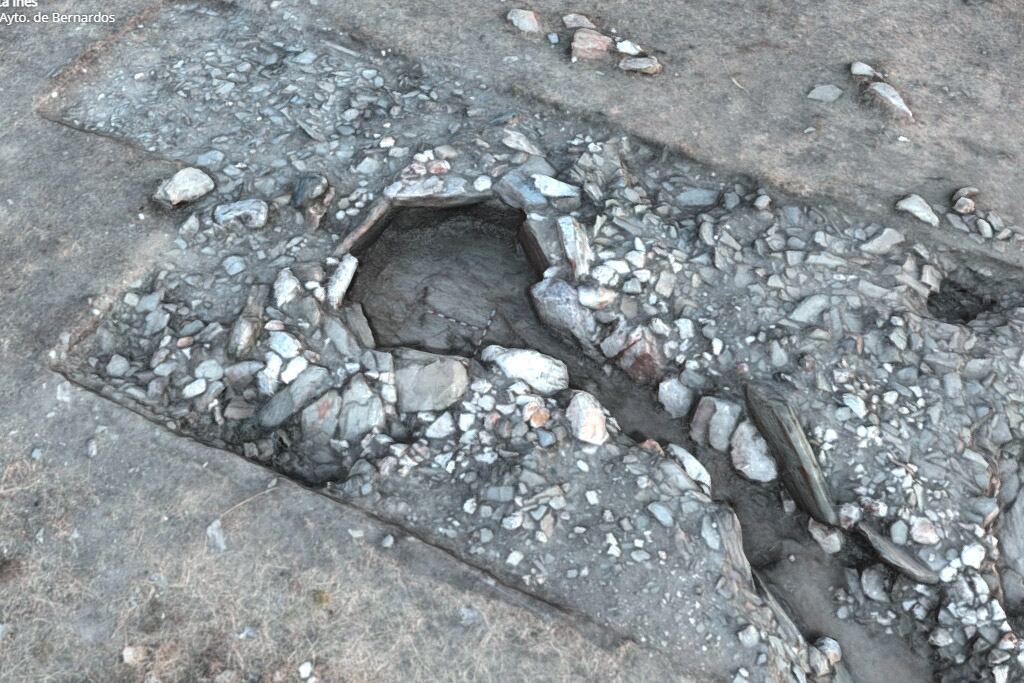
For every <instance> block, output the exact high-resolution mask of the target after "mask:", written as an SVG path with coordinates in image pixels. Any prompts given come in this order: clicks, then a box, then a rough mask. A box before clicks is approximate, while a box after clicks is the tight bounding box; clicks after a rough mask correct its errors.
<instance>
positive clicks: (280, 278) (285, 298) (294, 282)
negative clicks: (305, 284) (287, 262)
mask: <svg viewBox="0 0 1024 683" xmlns="http://www.w3.org/2000/svg"><path fill="white" fill-rule="evenodd" d="M300 294H302V283H301V282H299V279H298V278H297V277H295V275H293V274H292V271H291V270H290V269H288V268H285V269H284V270H282V271H281V272H280V273H278V274H277V279H276V280H274V305H275V306H277V307H278V308H284V307H285V306H287V305H288V304H289V303H290V302H291V301H292V300H294V299H295V297H297V296H298V295H300Z"/></svg>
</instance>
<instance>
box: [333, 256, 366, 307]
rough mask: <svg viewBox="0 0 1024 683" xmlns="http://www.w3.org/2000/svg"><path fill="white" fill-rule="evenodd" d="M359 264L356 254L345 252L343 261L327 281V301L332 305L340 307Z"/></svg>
mask: <svg viewBox="0 0 1024 683" xmlns="http://www.w3.org/2000/svg"><path fill="white" fill-rule="evenodd" d="M358 266H359V260H358V259H357V258H356V257H355V256H352V255H351V254H345V255H344V256H342V257H341V263H339V264H338V267H337V268H335V269H334V273H333V274H331V277H330V279H329V280H328V281H327V303H328V304H330V305H331V306H332V307H334V308H339V307H340V306H341V303H342V301H344V299H345V293H346V292H348V287H349V285H350V284H352V278H353V276H355V274H356V268H357V267H358Z"/></svg>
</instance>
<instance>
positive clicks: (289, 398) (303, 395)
mask: <svg viewBox="0 0 1024 683" xmlns="http://www.w3.org/2000/svg"><path fill="white" fill-rule="evenodd" d="M330 386H331V373H330V372H328V371H327V369H326V368H323V367H320V366H319V365H311V366H309V367H308V368H306V369H305V370H303V371H302V373H301V374H300V375H299V376H298V377H296V378H295V380H294V381H292V383H291V384H289V385H288V386H287V388H285V389H283V390H282V391H280V392H278V393H277V394H274V396H273V398H271V399H270V400H269V401H268V402H267V403H266V404H265V405H264V406H263V407H262V408H261V409H260V410H259V413H258V416H257V417H258V420H259V423H260V424H261V425H262V426H263V427H266V428H268V429H271V428H274V427H277V426H279V425H280V424H281V423H283V422H284V421H285V420H287V419H288V418H289V417H291V416H292V415H294V414H295V413H297V412H299V411H300V410H302V409H303V408H305V407H306V406H307V405H308V404H309V403H310V402H311V401H312V400H313V399H315V398H316V397H317V396H319V395H320V394H322V393H323V392H324V391H326V390H327V389H328V388H330Z"/></svg>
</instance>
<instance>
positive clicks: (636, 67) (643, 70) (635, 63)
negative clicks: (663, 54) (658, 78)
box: [619, 57, 664, 76]
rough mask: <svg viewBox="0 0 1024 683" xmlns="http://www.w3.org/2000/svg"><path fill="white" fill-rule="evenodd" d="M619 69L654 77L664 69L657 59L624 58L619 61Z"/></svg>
mask: <svg viewBox="0 0 1024 683" xmlns="http://www.w3.org/2000/svg"><path fill="white" fill-rule="evenodd" d="M619 69H621V70H622V71H630V72H633V73H639V74H646V75H648V76H654V75H656V74H660V73H661V72H662V71H663V70H664V67H663V66H662V65H661V62H659V61H658V60H657V58H656V57H623V58H622V59H620V60H619Z"/></svg>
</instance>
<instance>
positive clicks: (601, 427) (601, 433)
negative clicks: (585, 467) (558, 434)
mask: <svg viewBox="0 0 1024 683" xmlns="http://www.w3.org/2000/svg"><path fill="white" fill-rule="evenodd" d="M565 414H566V417H568V418H569V423H570V424H571V425H572V433H573V436H575V437H576V438H577V439H579V440H580V441H583V442H584V443H590V444H594V445H600V444H603V443H604V442H605V441H607V440H608V429H607V425H606V421H605V416H604V410H602V409H601V404H600V403H599V402H598V401H597V399H596V398H594V397H593V396H592V395H591V394H588V393H587V392H585V391H577V392H576V393H575V394H573V397H572V400H571V401H569V407H568V408H567V409H566V411H565Z"/></svg>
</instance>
